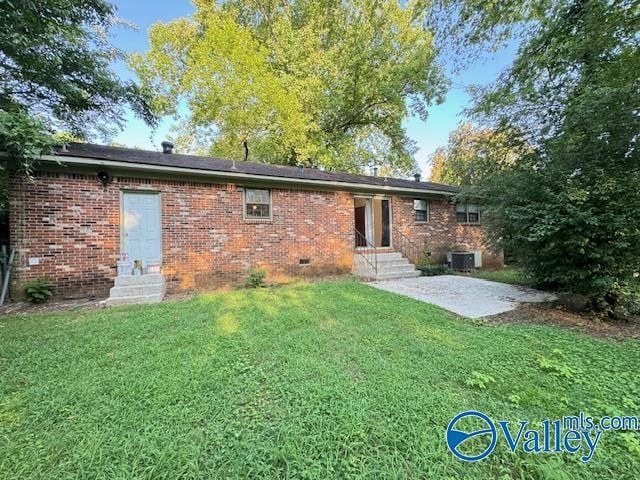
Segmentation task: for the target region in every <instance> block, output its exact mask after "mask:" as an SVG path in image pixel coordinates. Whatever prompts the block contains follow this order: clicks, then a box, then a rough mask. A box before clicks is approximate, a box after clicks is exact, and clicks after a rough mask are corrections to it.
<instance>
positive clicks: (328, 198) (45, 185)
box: [10, 172, 354, 297]
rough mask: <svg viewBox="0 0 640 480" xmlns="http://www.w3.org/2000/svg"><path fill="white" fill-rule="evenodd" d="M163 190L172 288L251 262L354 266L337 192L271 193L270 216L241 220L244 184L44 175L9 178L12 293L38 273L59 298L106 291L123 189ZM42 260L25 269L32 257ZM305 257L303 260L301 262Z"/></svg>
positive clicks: (307, 271)
mask: <svg viewBox="0 0 640 480" xmlns="http://www.w3.org/2000/svg"><path fill="white" fill-rule="evenodd" d="M123 189H145V190H155V191H158V192H160V194H161V204H162V205H161V208H162V244H163V273H164V274H165V276H166V277H167V281H168V287H169V290H170V291H179V290H185V289H191V288H196V287H205V288H206V287H220V286H224V285H231V284H237V283H239V282H241V281H242V280H243V279H244V277H245V275H246V270H247V269H248V268H250V267H265V268H267V270H268V271H269V276H270V277H271V278H272V279H276V280H277V279H279V278H282V277H284V276H306V275H319V274H333V273H345V272H349V271H350V270H351V265H352V250H353V249H352V245H353V222H354V220H353V199H352V196H351V195H350V194H348V193H343V192H312V191H301V190H282V189H272V201H273V215H272V216H273V219H272V220H259V221H256V220H244V219H243V203H242V202H243V199H242V190H241V189H240V188H237V187H236V186H234V185H219V184H217V185H214V184H207V183H199V182H198V183H197V182H188V181H175V180H148V179H135V178H123V177H116V178H115V179H114V182H112V183H111V184H109V185H108V186H107V187H106V188H105V187H103V186H102V185H101V184H100V183H99V182H98V181H97V180H96V177H95V175H74V174H67V173H46V172H44V173H42V174H40V175H39V176H38V177H37V178H36V179H35V180H34V182H29V181H28V180H27V179H26V178H25V177H23V176H21V175H15V174H14V175H12V176H11V185H10V208H11V218H10V228H11V239H12V246H13V247H14V248H17V249H18V262H17V264H18V267H17V268H16V270H15V276H14V277H13V282H12V284H13V287H14V292H15V293H18V294H19V293H20V292H21V290H22V286H23V285H24V283H26V282H27V281H29V280H30V279H33V278H36V277H38V276H43V277H46V278H48V279H51V280H52V281H53V283H54V284H55V288H56V295H58V296H63V297H71V296H83V295H96V296H106V295H107V294H108V290H109V288H110V287H111V286H113V277H114V276H115V274H116V269H115V264H116V261H117V260H118V258H119V255H120V192H121V190H123ZM29 257H36V258H39V259H40V265H38V266H28V258H29ZM301 258H308V259H309V260H310V264H309V265H300V264H299V260H300V259H301Z"/></svg>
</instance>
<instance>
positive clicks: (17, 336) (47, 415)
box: [0, 281, 640, 480]
mask: <svg viewBox="0 0 640 480" xmlns="http://www.w3.org/2000/svg"><path fill="white" fill-rule="evenodd" d="M0 331H1V332H2V334H0V352H2V353H1V354H0V357H1V359H2V360H1V362H2V373H3V374H2V375H0V419H1V421H0V438H2V439H3V441H2V442H0V458H1V459H2V461H1V462H0V477H1V478H8V479H13V478H71V477H77V476H78V472H82V476H84V477H87V478H107V477H108V478H147V477H156V476H162V477H163V478H172V479H173V478H176V479H177V478H248V477H251V478H285V477H287V478H308V479H333V478H335V479H346V478H430V479H431V478H432V479H444V478H450V479H452V478H460V479H462V478H465V479H490V478H491V479H497V478H509V479H512V478H514V477H516V478H531V479H554V480H555V479H558V478H583V479H585V480H596V479H603V478H616V479H632V478H640V456H638V455H637V454H636V453H631V452H635V451H637V450H636V449H637V441H636V440H634V439H633V437H631V438H629V439H625V438H624V437H621V436H619V435H618V433H617V432H612V433H610V434H605V437H604V440H603V441H602V442H601V444H600V445H599V447H598V450H597V453H596V455H595V456H594V458H593V459H592V460H591V461H590V462H589V463H588V464H586V465H585V464H583V463H582V462H580V461H579V460H578V459H577V458H576V457H575V456H572V455H530V454H524V453H522V452H518V453H516V454H512V453H511V452H510V451H509V450H508V449H507V448H506V446H505V445H504V444H501V443H500V442H499V443H498V446H497V447H496V449H495V451H494V452H493V453H492V454H491V456H490V457H489V458H487V459H486V460H484V461H482V462H473V463H468V462H459V461H452V457H451V454H450V453H449V452H448V450H447V448H446V445H445V443H444V431H445V429H446V427H447V424H448V423H449V421H451V419H452V418H453V417H454V416H455V415H457V414H458V413H460V412H461V411H464V410H469V409H470V408H474V409H477V410H479V411H482V412H485V413H486V414H487V415H489V416H490V417H491V418H494V419H496V420H497V419H505V420H513V421H514V422H515V421H517V420H529V421H531V422H538V421H540V420H542V419H543V418H561V417H562V416H563V415H568V414H574V413H575V412H579V411H584V412H585V413H587V414H589V415H593V416H594V417H600V416H602V415H605V414H608V413H610V410H609V407H608V405H611V406H617V407H618V409H620V410H622V413H623V414H625V415H633V414H635V413H637V406H636V407H635V408H636V409H634V407H633V403H629V402H628V401H627V400H625V399H633V400H635V402H634V403H636V404H637V403H638V398H640V377H639V376H638V365H639V364H640V343H639V342H637V341H627V342H619V341H607V340H601V339H594V338H590V337H588V336H586V335H584V334H577V333H574V332H572V331H570V330H567V329H562V328H558V327H551V326H545V325H535V324H527V325H501V326H488V325H476V324H472V323H470V322H468V321H467V320H464V319H460V318H459V317H457V316H455V315H453V314H449V313H447V312H445V311H443V310H441V309H439V308H437V307H434V306H432V305H428V304H425V303H422V302H418V301H415V300H412V299H410V298H406V297H403V296H400V295H395V294H392V293H388V292H383V291H380V290H376V289H373V288H370V287H368V286H366V285H363V284H360V283H357V282H351V281H346V282H335V283H334V282H321V283H314V284H311V285H309V284H297V285H295V286H292V287H283V288H278V289H266V288H263V289H255V290H232V291H227V292H221V293H211V294H204V295H200V296H198V297H196V298H193V299H190V300H188V301H173V302H163V303H161V304H157V305H136V306H127V307H118V308H108V309H95V310H86V309H76V310H73V311H68V312H58V313H53V314H46V315H42V314H40V315H31V316H26V315H12V316H9V315H2V316H0ZM553 349H561V350H562V351H563V352H564V355H565V357H566V358H567V359H571V363H570V365H571V367H572V368H576V369H579V370H580V372H581V375H580V382H576V381H566V379H564V378H563V377H559V376H558V375H555V374H553V373H552V372H548V371H546V370H542V369H540V368H538V367H537V364H536V358H537V357H538V356H539V355H542V356H545V357H550V356H552V355H551V354H550V353H549V352H550V351H552V350H553ZM612 359H615V361H612ZM471 372H481V374H482V375H485V376H489V377H491V378H493V379H495V381H494V382H489V383H488V384H486V388H484V389H480V388H478V387H477V386H473V385H472V386H468V385H465V381H466V380H467V379H469V378H470V377H471V375H472V374H471ZM603 372H606V374H603ZM574 378H575V377H574ZM514 395H517V398H515V397H514ZM510 397H511V398H510ZM563 397H566V398H567V399H568V400H567V402H566V403H565V404H562V403H560V402H559V399H561V398H563ZM104 419H109V421H108V422H106V421H102V420H104ZM620 433H623V432H620ZM633 435H635V437H636V438H637V432H636V433H634V434H633ZM34 439H37V440H34ZM541 472H546V475H543V474H542V473H541Z"/></svg>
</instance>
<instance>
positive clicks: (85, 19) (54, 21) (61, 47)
mask: <svg viewBox="0 0 640 480" xmlns="http://www.w3.org/2000/svg"><path fill="white" fill-rule="evenodd" d="M114 14H115V10H114V7H113V5H111V4H110V3H108V2H106V1H103V0H38V1H33V0H20V1H15V2H14V1H3V2H0V144H1V145H2V149H3V150H4V151H6V152H10V153H13V154H16V155H20V156H23V157H25V158H29V157H35V156H37V155H39V154H40V153H41V152H42V151H44V150H46V149H48V148H50V146H51V143H52V139H51V134H52V133H53V132H55V131H67V132H69V133H70V134H72V135H75V136H79V137H81V138H84V137H87V136H88V135H90V134H91V133H92V132H94V131H96V129H97V131H100V132H102V133H108V132H112V131H114V130H117V129H118V128H119V127H121V126H122V122H123V118H124V108H125V107H126V106H127V105H128V106H130V107H131V108H132V109H133V110H134V111H135V112H136V113H137V114H139V115H140V116H141V117H142V118H143V119H145V120H146V121H148V122H149V123H153V121H154V116H153V114H152V113H151V110H150V109H149V107H148V102H147V98H146V95H144V92H143V91H142V90H141V89H140V88H139V87H138V86H137V85H136V84H135V83H134V82H130V81H123V80H121V79H120V78H118V77H117V76H116V75H115V73H114V72H113V71H112V70H111V68H110V65H111V63H112V62H113V61H115V60H117V59H122V58H124V54H123V53H122V52H120V51H118V50H116V49H114V48H113V47H112V46H111V45H110V44H109V41H108V30H109V28H110V27H111V26H112V25H113V24H114V22H115V17H114ZM25 166H27V167H28V164H27V165H25Z"/></svg>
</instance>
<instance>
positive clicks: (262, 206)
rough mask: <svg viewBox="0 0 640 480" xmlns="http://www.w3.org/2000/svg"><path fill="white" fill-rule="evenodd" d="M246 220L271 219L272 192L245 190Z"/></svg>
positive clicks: (254, 189)
mask: <svg viewBox="0 0 640 480" xmlns="http://www.w3.org/2000/svg"><path fill="white" fill-rule="evenodd" d="M244 213H245V218H262V219H265V218H271V190H262V189H257V188H245V189H244Z"/></svg>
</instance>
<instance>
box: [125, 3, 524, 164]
mask: <svg viewBox="0 0 640 480" xmlns="http://www.w3.org/2000/svg"><path fill="white" fill-rule="evenodd" d="M113 3H114V4H115V5H116V6H117V7H118V16H119V17H120V18H123V19H125V20H128V21H130V22H133V23H134V24H136V25H137V26H138V30H137V31H134V30H131V29H126V28H116V29H114V30H113V43H114V44H115V46H117V47H118V48H120V49H122V50H124V51H126V52H138V53H143V52H145V51H146V50H147V48H148V46H149V42H148V38H147V30H148V29H149V27H150V26H151V25H153V24H154V23H156V22H160V21H167V20H171V19H174V18H177V17H182V16H185V15H189V14H190V13H191V12H193V5H192V4H191V2H190V1H189V0H170V1H162V2H159V1H158V0H136V1H130V0H115V1H114V2H113ZM514 54H515V48H513V47H512V48H507V49H505V50H503V51H501V52H498V53H497V54H495V55H493V56H491V57H488V58H483V59H482V60H478V61H477V62H475V63H474V64H472V65H470V66H469V67H468V68H467V69H466V70H464V71H463V72H460V73H459V74H456V75H454V76H451V80H452V87H451V90H450V91H449V92H448V94H447V98H446V101H445V102H444V103H443V104H441V105H437V106H434V107H431V108H430V109H429V118H428V119H427V121H426V122H423V121H421V120H420V119H419V118H410V119H408V120H407V121H406V122H405V125H406V128H407V133H408V135H409V137H411V138H412V139H413V140H415V141H416V142H417V146H418V148H419V150H418V153H417V154H416V160H417V161H418V165H419V166H420V168H421V170H422V173H423V174H424V175H428V172H429V168H428V159H429V156H430V155H431V154H432V153H433V152H434V150H435V149H436V148H438V147H440V146H444V145H446V143H447V139H448V137H449V132H451V131H452V130H455V128H456V126H457V125H458V123H460V121H462V120H463V119H464V117H463V111H464V109H465V108H466V107H468V106H469V101H470V98H469V95H468V94H467V93H466V91H465V87H467V86H469V85H474V84H487V83H489V82H491V81H492V80H494V79H495V78H496V77H497V75H498V74H499V73H500V72H501V71H502V70H503V69H504V68H506V67H507V66H508V65H509V64H510V63H511V61H512V60H513V56H514ZM444 67H445V69H446V70H448V71H449V70H450V65H448V64H447V62H446V61H445V63H444ZM116 70H117V72H118V73H119V74H120V75H121V76H123V77H127V78H132V77H133V74H132V73H131V72H130V71H129V70H128V68H127V67H126V65H124V64H119V65H117V67H116ZM172 124H173V121H172V119H169V118H167V119H164V120H163V121H162V122H161V124H160V126H159V127H158V128H157V129H156V130H155V131H152V130H151V129H150V128H149V127H147V126H146V125H145V124H144V122H142V121H141V120H139V119H137V118H135V117H134V116H133V115H132V114H130V115H128V117H127V125H126V127H125V129H124V130H123V131H122V132H121V133H120V134H119V135H117V136H116V137H115V138H114V139H113V141H114V142H117V143H121V144H124V145H127V146H131V147H133V146H136V147H140V148H146V149H152V150H156V149H159V148H160V142H161V141H162V140H164V139H165V138H166V137H167V134H168V133H169V132H170V131H171V126H172Z"/></svg>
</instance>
